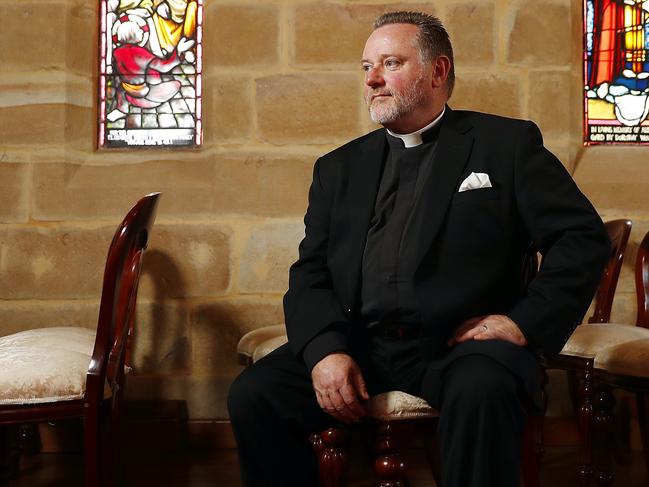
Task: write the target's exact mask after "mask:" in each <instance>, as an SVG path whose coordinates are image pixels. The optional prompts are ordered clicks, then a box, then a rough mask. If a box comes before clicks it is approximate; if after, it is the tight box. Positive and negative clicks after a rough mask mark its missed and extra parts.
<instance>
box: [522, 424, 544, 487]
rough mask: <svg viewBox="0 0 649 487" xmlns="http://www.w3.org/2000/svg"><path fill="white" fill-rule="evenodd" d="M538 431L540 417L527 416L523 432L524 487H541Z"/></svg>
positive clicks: (540, 426)
mask: <svg viewBox="0 0 649 487" xmlns="http://www.w3.org/2000/svg"><path fill="white" fill-rule="evenodd" d="M539 429H543V418H542V417H541V416H528V418H527V421H525V429H524V430H523V462H522V466H521V468H522V471H523V472H522V473H523V485H524V486H525V487H541V480H540V474H541V472H540V460H541V455H539V452H538V442H537V438H538V434H539Z"/></svg>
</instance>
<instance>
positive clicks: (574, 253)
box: [228, 12, 610, 487]
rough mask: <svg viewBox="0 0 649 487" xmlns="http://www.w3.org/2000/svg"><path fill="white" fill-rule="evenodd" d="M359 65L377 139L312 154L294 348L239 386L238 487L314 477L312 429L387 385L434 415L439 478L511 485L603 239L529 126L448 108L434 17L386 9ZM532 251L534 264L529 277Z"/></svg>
mask: <svg viewBox="0 0 649 487" xmlns="http://www.w3.org/2000/svg"><path fill="white" fill-rule="evenodd" d="M362 67H363V70H364V71H365V96H366V101H367V104H368V107H369V111H370V115H371V116H372V119H373V120H374V121H375V122H377V123H379V124H381V125H383V127H384V128H382V129H379V130H376V131H374V132H371V133H370V134H367V135H365V136H363V137H360V138H359V139H356V140H353V141H351V142H349V143H348V144H346V145H344V146H342V147H340V148H338V149H336V150H334V151H333V152H331V153H329V154H327V155H325V156H323V157H321V158H320V159H318V161H317V162H316V164H315V167H314V172H313V183H312V185H311V189H310V192H309V207H308V210H307V213H306V216H305V219H304V222H305V227H306V234H305V238H304V240H303V241H302V243H301V244H300V253H299V259H298V260H297V262H296V263H295V264H293V266H292V267H291V269H290V280H289V290H288V292H287V293H286V295H285V297H284V310H285V315H286V327H287V332H288V338H289V342H288V344H287V345H285V346H283V347H280V348H279V349H277V350H275V351H274V352H273V353H271V354H270V355H268V356H266V357H265V358H263V359H261V360H260V361H258V362H257V363H256V364H255V365H253V366H252V367H250V368H248V369H246V370H245V371H244V372H243V373H242V374H241V375H240V376H239V377H238V378H237V380H236V381H235V382H234V384H233V385H232V388H231V390H230V396H229V403H228V405H229V411H230V415H231V420H232V426H233V429H234V432H235V436H236V439H237V442H238V445H239V458H240V462H241V468H242V476H243V480H244V484H245V485H247V486H260V485H272V486H278V487H279V486H282V487H286V486H300V487H304V486H315V485H317V484H318V480H317V465H316V461H315V457H314V453H313V452H312V450H311V448H310V446H309V444H308V442H307V437H308V433H310V432H314V431H320V430H323V429H325V428H327V427H329V426H331V425H332V423H334V422H343V423H351V422H355V421H358V420H359V419H361V418H362V417H363V415H364V414H365V411H364V407H363V403H364V401H366V400H367V399H368V398H369V397H370V395H373V394H377V393H380V392H384V391H387V390H395V389H397V390H402V391H405V392H407V393H410V394H414V395H417V396H421V397H423V398H424V399H426V400H427V401H428V403H429V404H430V405H431V406H432V407H434V408H436V409H438V410H439V413H440V416H439V431H438V437H439V442H440V450H441V456H442V459H441V460H442V462H441V465H442V479H443V484H442V485H443V486H444V487H513V486H515V485H517V483H518V474H519V465H520V445H521V434H522V427H523V422H524V418H525V414H526V409H527V408H528V406H527V405H528V404H532V405H534V404H536V405H538V403H539V396H540V391H539V374H540V370H539V360H538V354H540V353H556V352H558V351H559V350H561V348H562V346H563V344H564V343H565V341H566V340H567V339H568V337H569V335H570V334H571V332H572V331H573V329H574V328H575V327H576V326H577V324H578V323H580V321H581V318H582V317H583V314H584V313H585V311H586V309H587V307H588V304H589V302H590V299H591V298H592V296H593V293H594V291H595V288H596V286H597V282H598V280H599V278H600V275H601V272H602V269H603V267H604V265H605V262H606V260H607V257H608V253H609V246H610V243H609V241H608V237H607V235H606V232H605V230H604V227H603V225H602V222H601V220H600V218H599V216H598V215H597V213H596V212H595V210H594V209H593V207H592V206H591V204H590V203H589V202H588V201H587V199H586V198H585V197H584V196H583V195H582V194H581V192H580V191H579V190H578V188H577V187H576V185H575V184H574V182H573V180H572V179H571V177H570V176H569V174H568V173H567V172H566V171H565V169H564V168H563V166H562V165H561V163H560V162H559V161H558V160H557V159H556V158H555V157H554V156H553V155H552V154H551V153H550V152H548V151H547V150H546V149H545V148H544V147H543V144H542V139H541V134H540V133H539V130H538V128H537V127H536V126H535V125H534V124H533V123H532V122H529V121H522V120H514V119H506V118H502V117H497V116H493V115H487V114H482V113H474V112H468V111H455V110H451V109H450V108H449V107H448V105H447V103H446V102H447V101H448V99H449V97H450V96H451V93H452V91H453V84H454V69H453V51H452V47H451V43H450V40H449V38H448V34H447V33H446V31H445V29H444V27H443V26H442V24H441V23H440V21H439V20H438V19H437V18H435V17H432V16H429V15H426V14H423V13H417V12H394V13H388V14H385V15H382V16H381V17H379V18H378V19H377V20H376V22H375V24H374V31H373V32H372V34H371V35H370V37H369V39H368V40H367V43H366V45H365V50H364V52H363V59H362ZM530 249H532V250H533V251H538V252H540V253H541V254H542V256H543V265H542V266H541V270H540V272H539V273H538V274H537V275H536V277H535V278H534V279H533V280H532V281H531V283H529V285H528V284H527V283H526V282H525V280H524V279H523V277H522V276H523V274H524V271H525V269H524V266H525V265H524V262H525V260H526V259H525V256H526V255H527V254H528V253H529V251H530Z"/></svg>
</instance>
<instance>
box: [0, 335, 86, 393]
mask: <svg viewBox="0 0 649 487" xmlns="http://www.w3.org/2000/svg"><path fill="white" fill-rule="evenodd" d="M94 344H95V330H88V329H86V328H79V327H54V328H38V329H35V330H27V331H23V332H20V333H14V334H13V335H7V336H3V337H0V405H3V404H33V403H41V402H57V401H66V400H72V399H80V398H82V397H83V394H84V392H85V388H86V374H87V373H88V366H89V365H90V358H91V355H92V351H93V347H94Z"/></svg>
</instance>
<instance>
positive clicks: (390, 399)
mask: <svg viewBox="0 0 649 487" xmlns="http://www.w3.org/2000/svg"><path fill="white" fill-rule="evenodd" d="M365 407H366V410H367V414H368V416H369V417H371V418H374V419H380V420H382V421H394V420H399V419H403V420H405V419H415V418H436V417H437V416H438V415H439V413H438V412H437V410H436V409H433V408H432V407H430V405H429V404H428V403H427V402H426V401H425V400H424V399H422V398H421V397H417V396H413V395H411V394H407V393H405V392H402V391H389V392H384V393H382V394H377V395H376V396H372V397H371V398H370V400H369V401H368V402H367V404H366V405H365Z"/></svg>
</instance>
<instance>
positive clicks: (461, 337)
mask: <svg viewBox="0 0 649 487" xmlns="http://www.w3.org/2000/svg"><path fill="white" fill-rule="evenodd" d="M467 340H505V341H507V342H511V343H513V344H515V345H520V346H521V347H523V346H525V345H527V340H526V339H525V335H523V332H522V331H521V329H520V328H519V327H518V325H517V324H516V323H514V322H513V321H512V320H510V319H509V318H508V317H507V316H504V315H487V316H478V317H476V318H471V319H468V320H466V321H465V322H463V323H462V324H461V325H460V326H459V327H458V329H457V330H455V333H454V334H453V338H451V339H450V340H449V341H448V344H449V346H452V345H454V344H456V343H461V342H466V341H467Z"/></svg>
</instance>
